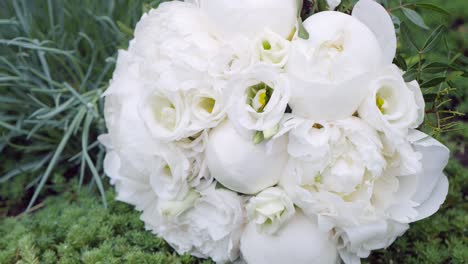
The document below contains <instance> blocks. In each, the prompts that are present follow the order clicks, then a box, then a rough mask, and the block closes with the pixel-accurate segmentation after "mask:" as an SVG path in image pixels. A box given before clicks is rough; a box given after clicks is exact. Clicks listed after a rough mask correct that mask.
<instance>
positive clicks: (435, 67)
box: [423, 62, 450, 73]
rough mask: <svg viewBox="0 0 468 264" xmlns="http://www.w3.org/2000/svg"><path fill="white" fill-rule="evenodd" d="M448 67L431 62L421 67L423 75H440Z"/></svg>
mask: <svg viewBox="0 0 468 264" xmlns="http://www.w3.org/2000/svg"><path fill="white" fill-rule="evenodd" d="M449 67H450V66H449V65H448V64H445V63H443V62H433V63H429V64H427V65H424V66H423V72H424V73H441V72H444V71H446V70H447V69H448V68H449Z"/></svg>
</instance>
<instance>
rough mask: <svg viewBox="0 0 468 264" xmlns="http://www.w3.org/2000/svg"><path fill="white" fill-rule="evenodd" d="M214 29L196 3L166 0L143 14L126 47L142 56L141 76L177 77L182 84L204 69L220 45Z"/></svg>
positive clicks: (152, 78) (155, 77)
mask: <svg viewBox="0 0 468 264" xmlns="http://www.w3.org/2000/svg"><path fill="white" fill-rule="evenodd" d="M214 32H215V31H214V28H213V26H212V24H211V23H210V22H209V19H208V18H207V17H206V15H205V14H203V12H202V11H201V10H200V9H199V8H198V7H197V6H196V5H194V4H190V3H183V2H179V1H170V2H166V3H162V4H161V5H159V7H158V8H157V9H152V10H151V11H149V12H148V13H147V14H144V15H143V17H142V18H141V20H140V21H139V22H138V24H137V25H136V28H135V33H134V35H135V38H134V39H133V40H132V41H131V43H130V48H129V51H130V52H133V53H135V54H136V55H138V56H140V57H141V58H142V59H143V62H144V66H145V67H144V69H143V71H145V74H144V75H143V76H142V77H143V78H147V79H149V80H155V79H160V80H159V81H161V79H163V80H164V79H169V80H172V79H177V81H178V83H179V85H180V86H183V82H185V81H187V80H192V79H197V78H198V76H199V75H200V74H201V73H203V72H205V71H206V70H207V69H208V65H209V60H210V58H212V57H213V56H214V55H215V54H216V52H217V48H218V47H219V45H220V44H219V41H218V40H216V38H215V37H213V34H214Z"/></svg>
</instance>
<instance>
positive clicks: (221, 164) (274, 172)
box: [206, 121, 288, 194]
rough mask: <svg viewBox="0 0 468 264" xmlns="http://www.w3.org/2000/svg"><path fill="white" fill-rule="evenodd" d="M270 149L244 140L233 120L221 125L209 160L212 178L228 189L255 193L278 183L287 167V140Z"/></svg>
mask: <svg viewBox="0 0 468 264" xmlns="http://www.w3.org/2000/svg"><path fill="white" fill-rule="evenodd" d="M275 143H276V144H273V147H271V148H269V147H268V146H267V144H266V143H261V144H254V143H253V141H252V138H251V137H243V136H242V135H240V134H239V133H238V132H237V131H236V129H235V128H234V127H233V125H232V123H231V122H230V121H225V122H223V123H221V124H220V125H219V126H218V127H216V128H215V129H213V130H212V131H211V133H210V135H209V140H208V145H207V149H206V160H207V164H208V168H209V171H210V173H211V175H212V176H213V177H214V178H215V179H216V180H217V181H219V182H220V183H221V184H223V185H224V186H226V187H227V188H229V189H231V190H234V191H236V192H240V193H245V194H255V193H258V192H260V191H261V190H263V189H265V188H268V187H271V186H273V185H275V184H277V183H278V181H279V179H280V177H281V174H282V172H283V169H284V167H285V165H286V162H287V159H288V154H287V152H286V144H287V138H286V137H281V138H279V139H277V140H276V142H275Z"/></svg>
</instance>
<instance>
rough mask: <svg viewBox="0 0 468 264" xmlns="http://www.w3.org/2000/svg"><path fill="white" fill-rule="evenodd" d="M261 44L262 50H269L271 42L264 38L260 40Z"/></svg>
mask: <svg viewBox="0 0 468 264" xmlns="http://www.w3.org/2000/svg"><path fill="white" fill-rule="evenodd" d="M262 46H263V49H264V50H271V44H270V42H268V40H264V41H263V42H262Z"/></svg>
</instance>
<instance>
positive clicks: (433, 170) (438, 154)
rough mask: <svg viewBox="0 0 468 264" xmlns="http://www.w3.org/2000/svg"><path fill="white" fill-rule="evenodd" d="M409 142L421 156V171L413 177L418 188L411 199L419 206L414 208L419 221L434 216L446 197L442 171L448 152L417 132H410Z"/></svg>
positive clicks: (446, 189) (446, 187)
mask: <svg viewBox="0 0 468 264" xmlns="http://www.w3.org/2000/svg"><path fill="white" fill-rule="evenodd" d="M414 139H417V140H415V141H414ZM410 140H413V142H412V143H413V145H414V147H415V150H416V151H419V152H420V153H421V154H422V155H423V158H422V161H421V162H422V167H423V169H422V171H421V172H420V173H418V174H417V175H415V176H414V177H417V179H418V186H417V189H416V191H415V193H414V195H413V197H412V200H413V201H415V202H417V203H419V204H420V206H419V207H416V208H415V209H416V210H418V212H419V215H418V217H417V218H416V219H417V220H419V219H423V218H426V217H428V216H430V215H432V214H434V213H435V212H436V211H437V210H438V209H439V207H440V205H441V204H442V203H443V202H444V200H445V197H446V196H447V193H448V180H447V177H446V176H445V175H444V173H443V170H444V168H445V166H446V165H447V163H448V159H449V155H450V151H449V149H448V148H447V147H446V146H444V145H442V144H441V143H440V142H438V141H437V140H435V139H433V138H431V137H429V136H428V135H425V134H424V133H422V132H419V131H417V130H414V131H412V133H411V134H410ZM410 177H412V176H410Z"/></svg>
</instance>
